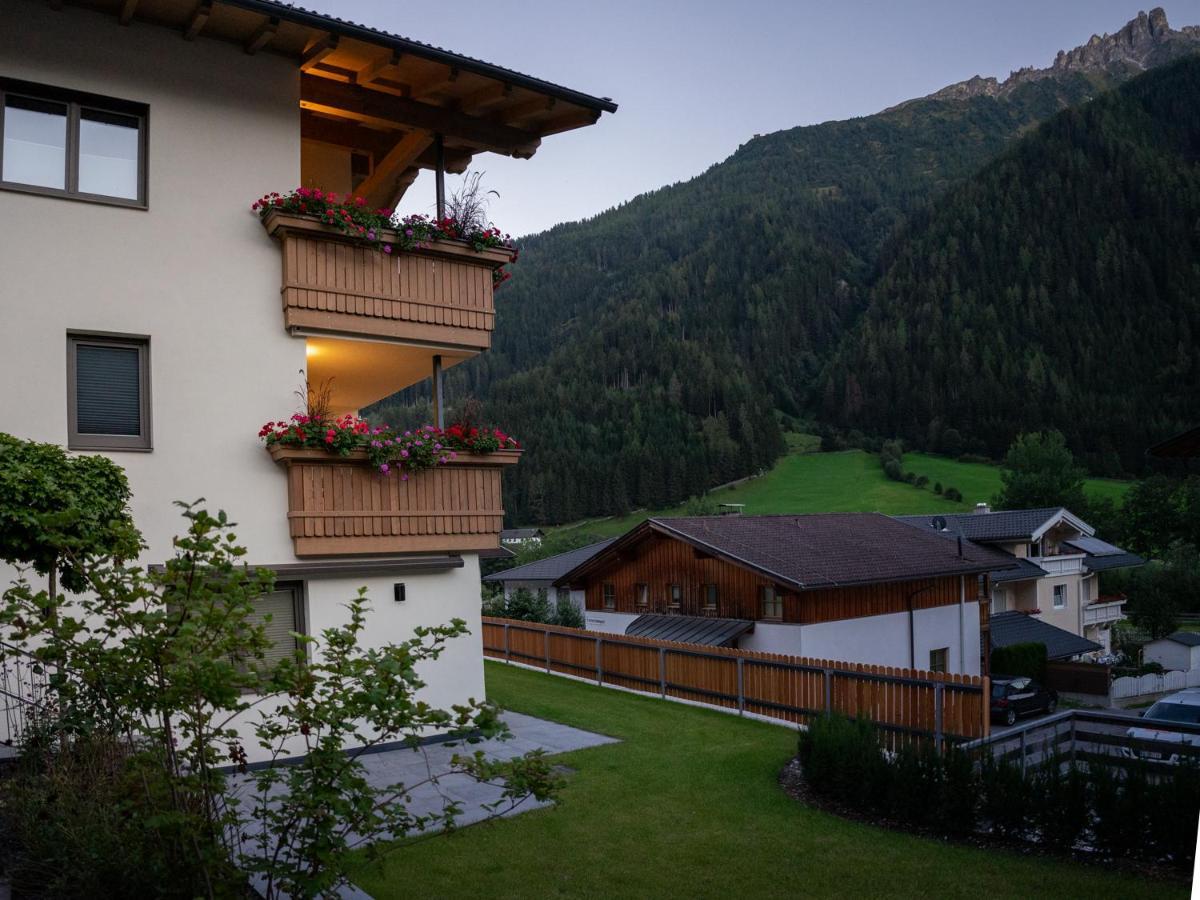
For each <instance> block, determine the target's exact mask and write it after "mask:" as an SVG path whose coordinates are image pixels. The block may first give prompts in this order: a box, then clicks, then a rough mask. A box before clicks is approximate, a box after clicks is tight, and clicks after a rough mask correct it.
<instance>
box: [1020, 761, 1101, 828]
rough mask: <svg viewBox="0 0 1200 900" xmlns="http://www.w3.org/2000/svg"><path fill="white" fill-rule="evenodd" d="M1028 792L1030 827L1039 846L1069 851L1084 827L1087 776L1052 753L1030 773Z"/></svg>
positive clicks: (1086, 817) (1086, 814)
mask: <svg viewBox="0 0 1200 900" xmlns="http://www.w3.org/2000/svg"><path fill="white" fill-rule="evenodd" d="M1032 790H1033V795H1034V803H1033V805H1032V806H1033V824H1034V825H1036V826H1037V829H1038V832H1039V834H1040V835H1041V838H1042V843H1043V844H1045V845H1046V846H1047V847H1049V848H1050V849H1052V850H1057V851H1059V852H1069V851H1070V850H1071V848H1073V847H1074V846H1075V842H1076V841H1078V840H1079V838H1080V837H1081V836H1082V834H1083V832H1084V829H1085V828H1087V825H1088V819H1089V814H1088V796H1087V793H1088V792H1087V777H1086V776H1085V775H1084V773H1083V772H1082V771H1081V770H1080V769H1079V768H1077V767H1076V766H1075V764H1074V763H1067V762H1066V761H1065V760H1063V759H1062V758H1061V757H1060V756H1058V755H1057V754H1055V755H1054V756H1052V757H1051V758H1050V760H1049V761H1048V762H1046V763H1045V764H1044V765H1042V766H1041V767H1039V769H1038V771H1037V772H1036V773H1035V774H1034V776H1033V785H1032Z"/></svg>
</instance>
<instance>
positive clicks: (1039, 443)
mask: <svg viewBox="0 0 1200 900" xmlns="http://www.w3.org/2000/svg"><path fill="white" fill-rule="evenodd" d="M1083 476H1084V472H1083V469H1082V468H1080V467H1079V466H1078V465H1076V464H1075V457H1074V456H1072V455H1071V451H1070V450H1068V449H1067V444H1066V441H1065V440H1064V439H1063V436H1062V434H1061V433H1059V432H1057V431H1047V432H1035V433H1032V434H1022V435H1021V436H1020V437H1018V438H1017V439H1016V440H1015V441H1013V443H1012V446H1011V447H1009V448H1008V454H1007V455H1006V456H1005V457H1004V468H1003V470H1002V471H1001V473H1000V480H1001V483H1002V484H1003V487H1002V488H1001V489H1000V493H999V494H998V495H996V497H995V499H994V500H993V501H992V502H993V504H994V505H995V506H996V508H997V509H1026V508H1031V507H1041V506H1063V507H1066V508H1067V509H1072V510H1075V511H1076V512H1079V511H1081V510H1084V509H1085V508H1086V503H1087V501H1086V498H1085V497H1084V493H1083Z"/></svg>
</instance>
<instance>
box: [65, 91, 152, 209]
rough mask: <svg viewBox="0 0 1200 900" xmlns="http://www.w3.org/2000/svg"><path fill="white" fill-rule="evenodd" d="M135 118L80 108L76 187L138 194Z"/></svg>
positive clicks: (94, 191)
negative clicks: (77, 179) (77, 185)
mask: <svg viewBox="0 0 1200 900" xmlns="http://www.w3.org/2000/svg"><path fill="white" fill-rule="evenodd" d="M138 147H139V140H138V120H137V119H136V118H135V117H133V116H122V115H118V114H117V113H109V112H101V111H100V110H94V109H83V110H80V113H79V190H80V191H81V192H82V193H85V194H101V195H103V196H105V197H122V198H124V199H127V200H136V199H137V198H138Z"/></svg>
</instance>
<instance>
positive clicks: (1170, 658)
mask: <svg viewBox="0 0 1200 900" xmlns="http://www.w3.org/2000/svg"><path fill="white" fill-rule="evenodd" d="M1143 653H1144V655H1145V660H1146V662H1156V663H1158V664H1159V665H1160V666H1162V667H1163V668H1164V669H1168V670H1172V671H1175V670H1178V671H1183V672H1187V671H1189V670H1190V669H1194V668H1200V647H1185V646H1184V645H1183V644H1177V643H1175V642H1174V641H1168V640H1158V641H1151V642H1150V643H1148V644H1146V646H1145V648H1144V650H1143Z"/></svg>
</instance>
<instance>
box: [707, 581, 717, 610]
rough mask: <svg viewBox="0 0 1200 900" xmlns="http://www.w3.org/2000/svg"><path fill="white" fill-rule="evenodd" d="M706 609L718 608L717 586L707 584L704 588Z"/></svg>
mask: <svg viewBox="0 0 1200 900" xmlns="http://www.w3.org/2000/svg"><path fill="white" fill-rule="evenodd" d="M704 608H705V609H716V608H717V586H716V585H715V584H711V583H710V584H706V585H705V586H704Z"/></svg>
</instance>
